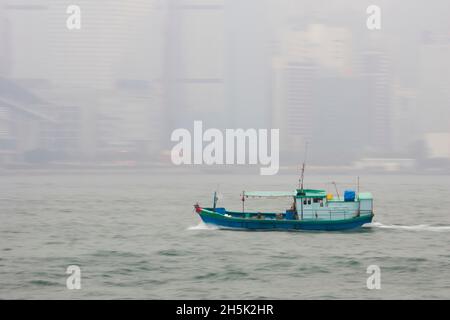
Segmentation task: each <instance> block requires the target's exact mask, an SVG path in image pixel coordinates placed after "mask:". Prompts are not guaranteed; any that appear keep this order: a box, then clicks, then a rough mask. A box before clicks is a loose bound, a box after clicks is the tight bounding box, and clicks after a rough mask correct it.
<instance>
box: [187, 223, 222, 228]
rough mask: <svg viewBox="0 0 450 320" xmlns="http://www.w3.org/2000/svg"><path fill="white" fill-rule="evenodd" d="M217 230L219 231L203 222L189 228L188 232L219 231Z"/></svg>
mask: <svg viewBox="0 0 450 320" xmlns="http://www.w3.org/2000/svg"><path fill="white" fill-rule="evenodd" d="M217 229H219V228H218V227H214V226H210V225H207V224H205V223H202V222H200V223H199V224H198V225H196V226H192V227H189V228H187V230H217Z"/></svg>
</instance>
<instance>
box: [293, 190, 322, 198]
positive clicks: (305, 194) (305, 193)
mask: <svg viewBox="0 0 450 320" xmlns="http://www.w3.org/2000/svg"><path fill="white" fill-rule="evenodd" d="M326 196H327V193H326V191H325V190H317V189H303V190H301V189H297V197H299V198H325V197H326Z"/></svg>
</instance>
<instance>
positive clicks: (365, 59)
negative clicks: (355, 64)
mask: <svg viewBox="0 0 450 320" xmlns="http://www.w3.org/2000/svg"><path fill="white" fill-rule="evenodd" d="M359 67H360V76H361V81H363V83H364V84H365V93H366V104H365V105H364V109H365V110H366V116H365V118H366V120H367V128H368V130H367V133H368V141H367V142H368V143H367V150H366V151H367V152H369V153H372V154H383V153H384V154H385V153H387V152H390V151H391V148H392V144H391V142H392V140H391V139H392V135H391V111H392V110H391V103H392V101H391V85H390V83H391V79H390V62H389V58H388V57H387V55H386V54H385V53H383V52H382V51H379V50H370V51H365V52H362V53H361V55H360V66H359Z"/></svg>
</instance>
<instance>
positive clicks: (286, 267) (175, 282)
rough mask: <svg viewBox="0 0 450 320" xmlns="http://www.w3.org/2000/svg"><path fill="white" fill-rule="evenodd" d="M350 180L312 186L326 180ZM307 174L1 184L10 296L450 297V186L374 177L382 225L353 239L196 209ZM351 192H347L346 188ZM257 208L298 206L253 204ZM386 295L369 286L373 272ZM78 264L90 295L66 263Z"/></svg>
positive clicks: (5, 288) (16, 179) (367, 180)
mask: <svg viewBox="0 0 450 320" xmlns="http://www.w3.org/2000/svg"><path fill="white" fill-rule="evenodd" d="M331 180H336V181H337V182H339V181H340V180H341V181H344V182H348V181H351V180H353V178H350V177H336V176H333V177H328V176H314V177H308V181H307V182H308V187H319V188H320V187H328V189H329V190H331V188H330V186H329V185H328V186H324V185H323V184H322V183H321V182H329V181H331ZM295 183H296V177H293V176H277V177H260V176H243V177H239V176H226V175H216V176H214V175H205V176H200V175H169V176H166V175H152V174H95V175H94V174H90V175H88V174H81V175H74V174H73V175H29V174H15V175H14V176H12V175H10V176H0V204H1V209H0V298H14V299H17V298H27V299H38V298H42V299H47V298H49V299H56V298H61V299H80V298H87V299H93V298H98V299H111V298H112V299H117V298H124V299H128V298H144V299H157V298H163V299H169V298H175V299H178V298H188V299H191V298H192V299H194V298H201V299H204V298H212V299H213V298H219V299H220V298H224V299H243V298H277V299H278V298H282V299H312V298H326V299H328V298H337V299H341V298H354V299H361V298H369V299H379V298H383V299H388V298H400V299H410V298H425V299H429V298H447V299H448V298H450V250H449V249H450V210H449V208H450V194H449V191H450V179H449V177H448V176H447V177H445V176H367V177H362V185H363V188H362V189H368V190H369V191H372V192H373V194H374V196H375V200H376V202H375V206H376V212H375V213H376V216H375V222H374V223H373V224H372V225H371V226H367V227H365V228H363V229H361V230H359V231H352V232H334V233H327V232H315V233H314V232H244V231H224V230H217V229H214V228H208V227H206V226H204V225H202V224H200V223H199V219H198V217H197V216H196V214H195V213H193V210H192V204H193V203H194V202H196V201H200V203H210V202H211V191H212V190H214V189H215V188H217V187H218V184H220V186H219V190H220V192H221V193H222V194H223V199H222V200H221V201H222V203H223V204H227V206H228V207H230V208H235V209H238V208H240V201H239V193H240V192H241V190H255V189H259V190H271V189H275V190H285V189H291V186H292V187H293V186H295ZM342 186H343V187H344V185H342ZM249 205H250V206H253V207H262V206H264V207H266V208H269V209H270V208H272V207H276V206H278V207H280V208H283V207H285V206H288V203H284V202H283V201H280V202H278V203H272V202H267V201H265V200H264V201H262V200H255V201H254V203H252V204H249ZM372 264H375V265H378V266H379V267H380V268H381V289H380V290H368V289H367V287H366V279H367V277H368V276H369V274H367V273H366V269H367V267H368V266H369V265H372ZM69 265H78V266H80V268H81V272H82V275H81V285H82V289H81V290H68V289H67V288H66V277H67V275H66V274H65V271H66V268H67V266H69Z"/></svg>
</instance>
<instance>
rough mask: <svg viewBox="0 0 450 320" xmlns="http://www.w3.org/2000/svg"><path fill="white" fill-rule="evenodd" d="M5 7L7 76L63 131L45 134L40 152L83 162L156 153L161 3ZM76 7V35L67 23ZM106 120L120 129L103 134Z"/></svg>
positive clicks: (19, 3)
mask: <svg viewBox="0 0 450 320" xmlns="http://www.w3.org/2000/svg"><path fill="white" fill-rule="evenodd" d="M5 1H6V2H7V4H6V5H5V10H6V16H7V18H8V20H9V21H10V27H11V34H12V35H11V39H13V41H12V42H11V52H12V55H13V57H14V59H13V63H12V64H11V72H10V76H11V78H13V79H14V80H15V81H16V82H18V83H22V84H23V85H25V86H26V87H28V88H29V89H31V90H33V91H34V92H35V93H36V94H38V95H39V96H41V97H43V98H44V99H45V100H46V101H47V103H48V104H49V105H51V106H49V107H48V108H50V109H52V108H53V106H56V108H55V109H52V110H53V114H55V117H56V118H57V119H58V120H59V121H60V123H64V124H65V125H60V126H50V127H46V129H45V132H43V134H42V136H43V138H42V139H41V142H42V144H43V145H44V146H46V147H52V148H56V149H59V150H60V151H61V152H66V151H70V153H71V154H76V153H78V157H79V158H85V159H95V158H96V157H97V156H100V154H101V152H102V150H104V149H108V150H112V149H114V146H118V147H117V148H116V149H115V150H116V152H121V151H122V150H123V149H124V147H123V146H124V145H125V146H128V147H126V148H129V149H130V148H131V147H129V146H135V145H138V144H140V145H142V144H144V145H146V146H145V148H142V149H145V150H147V155H152V154H155V153H156V154H157V153H158V152H159V151H160V144H161V140H162V133H161V130H158V128H160V127H161V124H162V116H161V113H162V112H161V109H162V108H161V103H160V102H159V100H160V97H159V96H160V93H159V91H160V89H159V87H160V80H161V73H162V68H161V61H162V34H161V29H162V16H163V15H162V12H163V10H161V8H160V6H161V4H160V1H158V0H153V1H147V0H132V1H126V2H124V1H120V0H112V1H89V0H80V1H76V3H73V1H65V0H42V1H39V3H33V4H30V2H29V1H25V0H14V1H12V0H5ZM74 4H76V5H77V6H78V7H79V8H80V10H81V16H80V17H81V29H79V30H78V29H74V30H69V29H68V28H67V24H66V22H67V19H68V17H69V15H70V14H69V13H67V9H68V7H69V6H70V5H74ZM123 83H127V85H126V86H123V85H122V84H123ZM43 84H45V85H43ZM130 87H131V89H130ZM154 95H155V96H154ZM71 117H72V118H71ZM104 119H109V124H110V125H111V126H112V127H114V128H121V129H120V130H117V131H115V134H114V135H108V133H107V132H106V131H105V130H102V129H100V128H102V127H104V125H103V124H104V123H105V121H104ZM145 127H146V128H152V129H147V130H142V129H141V128H145ZM69 128H70V129H69ZM69 131H70V132H69ZM64 137H65V138H64ZM64 139H66V142H65V143H64V142H62V141H64ZM58 141H59V142H58ZM142 141H146V142H145V143H143V142H142ZM105 145H106V147H105ZM77 148H78V149H77ZM126 148H125V149H126ZM69 149H70V150H69Z"/></svg>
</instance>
